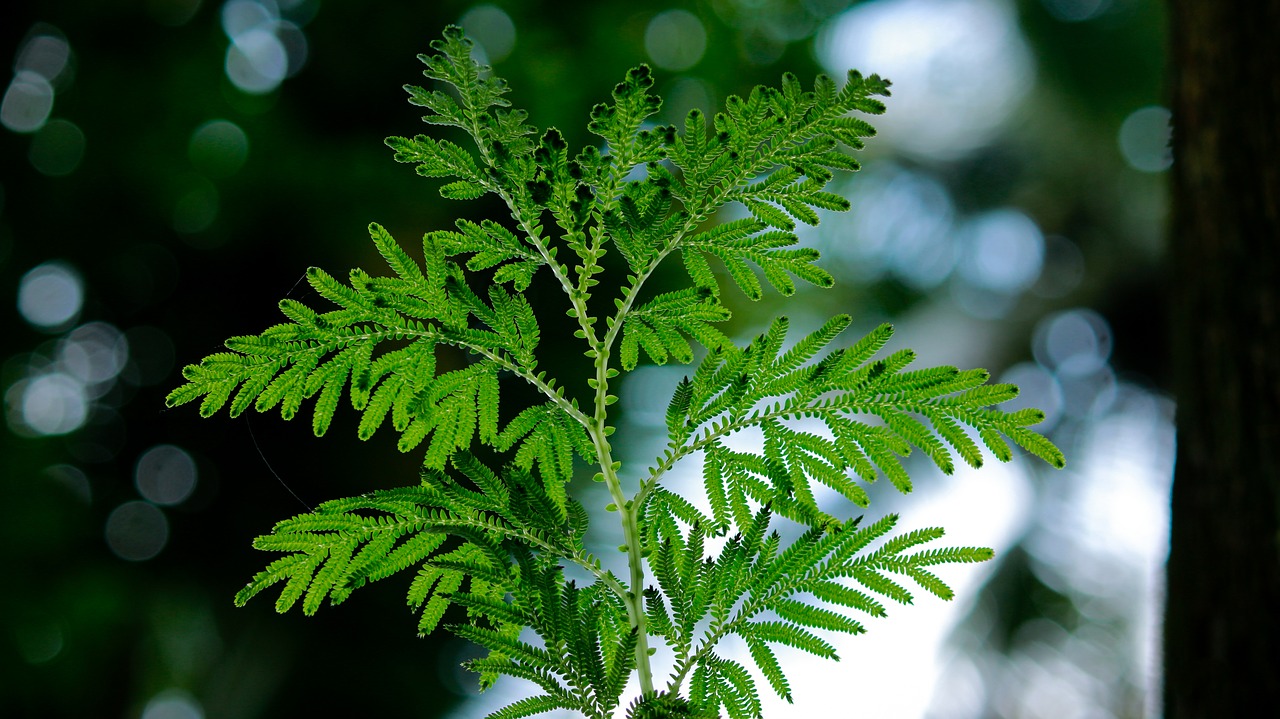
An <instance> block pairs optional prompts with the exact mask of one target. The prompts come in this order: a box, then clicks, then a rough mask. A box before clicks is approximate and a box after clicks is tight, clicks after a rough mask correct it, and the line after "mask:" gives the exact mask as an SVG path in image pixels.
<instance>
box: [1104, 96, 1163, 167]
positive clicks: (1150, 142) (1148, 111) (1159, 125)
mask: <svg viewBox="0 0 1280 719" xmlns="http://www.w3.org/2000/svg"><path fill="white" fill-rule="evenodd" d="M1172 118H1173V116H1172V114H1171V113H1170V112H1169V111H1168V110H1167V109H1165V108H1163V107H1160V106H1158V105H1152V106H1150V107H1144V108H1141V109H1139V110H1135V111H1133V113H1131V114H1130V115H1129V116H1128V117H1126V118H1125V119H1124V122H1123V123H1121V124H1120V132H1119V134H1118V135H1117V137H1116V141H1117V142H1118V143H1119V145H1120V154H1121V155H1123V156H1124V161H1125V162H1127V163H1129V166H1130V167H1132V168H1133V169H1135V170H1138V171H1139V172H1162V171H1164V170H1167V169H1169V166H1170V165H1172V164H1173V151H1172V150H1171V149H1170V147H1169V141H1170V139H1171V138H1172V136H1173V129H1172V125H1171V122H1172Z"/></svg>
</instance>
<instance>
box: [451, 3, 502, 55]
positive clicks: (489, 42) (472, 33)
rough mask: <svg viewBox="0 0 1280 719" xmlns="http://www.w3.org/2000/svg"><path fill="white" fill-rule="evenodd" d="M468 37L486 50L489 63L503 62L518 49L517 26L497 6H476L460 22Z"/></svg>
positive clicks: (485, 53)
mask: <svg viewBox="0 0 1280 719" xmlns="http://www.w3.org/2000/svg"><path fill="white" fill-rule="evenodd" d="M459 24H460V25H462V29H463V30H465V31H466V33H467V36H468V37H470V38H471V39H472V40H475V41H476V42H477V43H479V45H480V47H481V48H483V49H484V55H485V58H486V59H487V61H488V62H489V63H498V62H502V61H503V60H504V59H506V58H507V56H508V55H510V54H511V51H512V50H514V49H515V47H516V24H515V23H514V22H512V21H511V16H510V15H508V14H507V13H506V12H504V11H503V10H502V8H500V7H497V6H495V5H476V6H475V7H473V8H471V9H470V10H468V11H467V12H466V14H465V15H463V16H462V20H461V21H460V22H459Z"/></svg>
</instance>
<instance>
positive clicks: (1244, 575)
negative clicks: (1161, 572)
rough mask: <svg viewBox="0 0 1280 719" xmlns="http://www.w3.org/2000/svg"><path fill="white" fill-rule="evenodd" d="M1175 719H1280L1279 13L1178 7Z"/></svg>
mask: <svg viewBox="0 0 1280 719" xmlns="http://www.w3.org/2000/svg"><path fill="white" fill-rule="evenodd" d="M1169 14H1170V31H1171V34H1170V41H1171V52H1172V65H1171V72H1172V88H1171V89H1172V103H1173V124H1174V140H1173V148H1174V164H1173V168H1172V181H1173V187H1172V195H1173V197H1172V202H1173V212H1172V218H1171V220H1172V221H1171V227H1170V234H1169V236H1170V243H1171V245H1170V249H1171V253H1172V258H1173V284H1172V297H1171V302H1172V309H1173V317H1174V321H1175V323H1176V326H1175V327H1174V328H1173V331H1174V336H1175V343H1176V344H1175V346H1174V349H1175V357H1174V363H1175V368H1176V379H1175V382H1176V386H1175V391H1176V394H1177V401H1178V454H1177V470H1176V472H1175V475H1174V484H1173V530H1172V538H1171V551H1170V556H1169V566H1168V591H1167V595H1168V607H1167V610H1166V615H1165V628H1164V639H1165V679H1164V681H1165V686H1164V702H1165V707H1164V708H1165V715H1166V716H1168V717H1172V718H1175V719H1200V718H1201V717H1203V718H1206V719H1208V718H1211V717H1213V718H1216V717H1249V716H1275V715H1277V714H1276V712H1280V50H1278V49H1277V46H1278V45H1280V0H1170V3H1169Z"/></svg>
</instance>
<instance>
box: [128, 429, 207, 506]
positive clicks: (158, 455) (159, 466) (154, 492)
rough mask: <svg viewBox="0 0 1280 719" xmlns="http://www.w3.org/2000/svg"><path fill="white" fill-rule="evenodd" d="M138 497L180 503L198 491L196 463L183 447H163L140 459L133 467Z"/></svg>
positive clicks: (155, 501) (155, 448)
mask: <svg viewBox="0 0 1280 719" xmlns="http://www.w3.org/2000/svg"><path fill="white" fill-rule="evenodd" d="M133 476H134V483H135V484H136V486H137V488H138V494H141V495H142V496H143V497H144V498H146V499H148V500H150V501H152V502H154V503H156V504H159V505H161V506H168V505H174V504H180V503H182V502H183V501H184V500H186V499H187V498H188V497H190V496H191V493H192V492H194V491H195V488H196V477H197V473H196V463H195V460H193V459H192V458H191V455H189V454H187V453H186V451H184V450H183V449H182V448H181V447H175V446H174V445H171V444H161V445H157V446H155V447H152V448H151V449H148V450H147V451H146V452H143V453H142V456H141V457H139V458H138V464H137V466H136V467H135V468H134V475H133Z"/></svg>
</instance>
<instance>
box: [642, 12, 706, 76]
mask: <svg viewBox="0 0 1280 719" xmlns="http://www.w3.org/2000/svg"><path fill="white" fill-rule="evenodd" d="M644 49H645V51H646V52H648V53H649V59H651V60H653V64H654V65H657V66H658V67H660V68H662V69H664V70H672V71H674V72H680V71H682V70H688V69H689V68H691V67H693V66H694V65H697V64H698V61H699V60H701V59H702V55H703V54H704V53H705V52H706V51H707V30H706V28H704V27H703V26H702V21H701V20H699V19H698V16H696V15H694V14H693V13H691V12H689V11H687V10H668V11H666V12H662V13H658V14H657V15H655V16H654V17H653V19H652V20H650V21H649V26H648V27H647V28H645V31H644Z"/></svg>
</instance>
